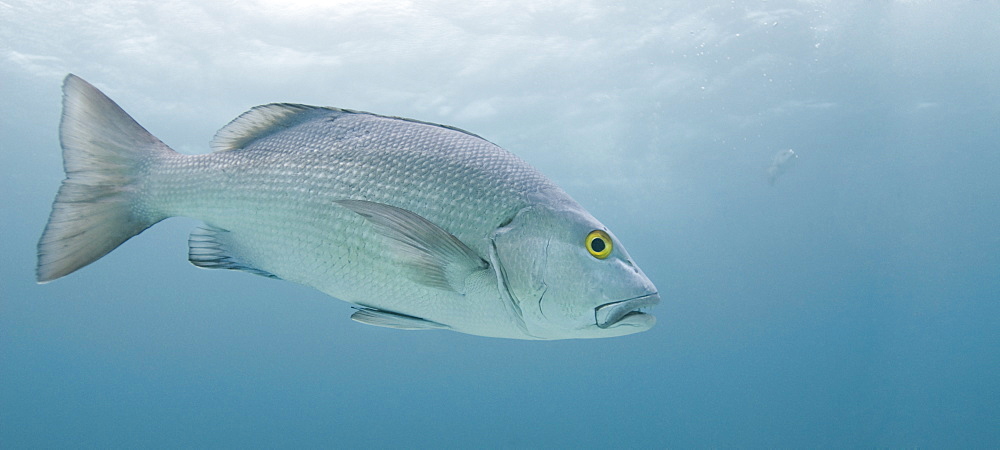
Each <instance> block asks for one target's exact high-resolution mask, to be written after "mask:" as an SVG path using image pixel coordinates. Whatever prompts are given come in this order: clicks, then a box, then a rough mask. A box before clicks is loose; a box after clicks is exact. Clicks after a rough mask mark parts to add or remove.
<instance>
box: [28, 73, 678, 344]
mask: <svg viewBox="0 0 1000 450" xmlns="http://www.w3.org/2000/svg"><path fill="white" fill-rule="evenodd" d="M64 92H65V96H64V113H63V120H62V123H61V125H60V133H61V135H60V136H61V140H62V143H63V149H64V159H65V165H66V173H67V179H66V180H65V181H64V182H63V186H62V187H61V188H60V191H59V193H58V194H57V196H56V200H55V202H54V204H53V212H52V215H51V216H50V219H49V223H48V225H47V226H46V229H45V232H44V233H43V235H42V238H41V240H40V241H39V263H38V279H39V281H40V282H47V281H50V280H53V279H56V278H59V277H61V276H64V275H67V274H69V273H71V272H73V271H75V270H77V269H79V268H81V267H83V266H85V265H87V264H89V263H91V262H93V261H95V260H96V259H98V258H100V257H101V256H103V255H104V254H106V253H107V252H110V251H111V250H113V249H114V248H115V247H117V246H118V245H120V244H121V243H123V242H124V241H125V240H127V239H129V238H130V237H132V236H134V235H136V234H138V233H140V232H141V231H142V230H144V229H145V228H148V227H149V226H152V225H153V224H155V223H156V222H158V221H160V220H163V219H165V218H167V217H172V216H187V217H193V218H196V219H200V220H202V221H204V222H205V226H204V227H203V228H201V229H199V230H196V231H195V232H193V233H192V235H191V238H190V239H189V247H190V251H189V259H190V260H191V262H192V263H194V264H195V265H197V266H200V267H204V268H212V269H236V270H242V271H247V272H250V273H254V274H257V275H265V276H269V277H274V278H281V279H284V280H288V281H293V282H297V283H301V284H304V285H307V286H312V287H314V288H316V289H319V290H320V291H322V292H325V293H327V294H329V295H331V296H334V297H337V298H339V299H341V300H345V301H347V302H350V303H353V304H355V305H358V306H359V307H360V308H361V309H360V310H359V311H357V312H356V313H355V314H354V315H353V316H352V318H353V319H355V320H356V321H359V322H362V323H367V324H371V325H379V326H385V327H390V328H401V329H439V328H444V329H451V330H455V331H460V332H464V333H469V334H476V335H482V336H494V337H507V338H518V339H561V338H571V337H605V336H615V335H622V334H629V333H634V332H637V331H642V330H645V329H648V328H649V327H650V326H652V324H653V323H654V321H655V319H654V318H653V317H652V316H649V315H647V314H643V313H641V312H639V311H638V310H637V309H638V308H640V307H645V306H650V305H651V304H654V303H655V302H656V301H658V300H659V297H658V295H657V293H656V291H655V288H654V287H653V286H652V283H650V282H649V280H648V279H646V278H645V275H643V274H642V273H641V271H639V270H638V268H637V267H635V265H634V264H633V263H632V261H631V259H630V257H629V256H628V254H627V253H626V252H625V251H624V248H622V247H621V246H620V245H615V247H616V250H615V251H614V252H611V251H606V252H603V253H598V252H595V251H593V249H591V250H590V254H588V250H587V247H586V246H588V245H590V244H587V243H586V242H591V241H592V239H590V238H588V239H584V237H585V236H587V234H588V233H591V234H592V233H594V232H598V231H599V232H600V233H604V234H602V235H601V236H603V237H601V238H600V239H603V240H602V241H601V247H600V249H601V251H603V250H605V249H610V248H612V245H613V242H614V239H615V238H613V236H612V235H610V234H609V233H608V232H606V227H604V226H603V225H602V224H601V223H600V222H598V221H597V220H596V219H594V218H593V217H592V216H590V215H589V214H588V213H587V212H586V211H584V210H583V209H582V207H580V206H579V205H578V204H577V203H576V202H574V201H573V200H572V199H571V198H569V196H568V195H566V193H565V192H563V191H562V190H561V189H559V188H558V187H557V186H556V185H555V184H553V183H552V182H551V181H549V180H548V179H547V178H546V177H545V176H543V175H542V174H541V173H539V172H538V171H537V170H535V169H534V168H532V167H531V166H529V165H528V164H527V163H525V162H524V161H523V160H521V159H520V158H518V157H516V156H514V155H513V154H511V153H509V152H507V151H506V150H503V149H502V148H500V147H498V146H496V145H494V144H493V143H490V142H488V141H486V140H484V139H482V138H480V137H478V136H476V135H473V134H471V133H467V132H464V131H461V130H458V129H456V128H452V127H447V126H442V125H435V124H430V123H426V122H420V121H415V120H409V119H401V118H397V117H388V116H379V115H375V114H370V113H363V112H357V111H350V110H343V109H338V108H322V107H313V106H306V105H293V104H271V105H264V106H259V107H256V108H254V109H252V110H250V111H248V112H247V113H244V114H243V115H241V116H240V117H238V118H237V119H236V120H234V121H233V122H231V123H230V124H229V125H227V126H225V127H223V128H222V129H221V130H219V132H218V133H217V134H216V138H215V139H214V140H213V142H212V144H211V147H212V149H213V150H214V151H213V152H212V153H209V154H204V155H182V154H179V153H176V152H174V151H173V150H171V149H170V148H169V147H167V146H166V145H165V144H163V143H162V142H160V141H159V140H158V139H156V138H155V137H153V136H152V135H151V134H149V133H148V132H147V131H146V130H145V129H143V128H142V127H141V126H139V125H138V123H136V122H135V121H134V120H133V119H132V118H131V117H129V116H128V114H127V113H125V112H124V111H123V110H122V109H121V108H119V107H118V106H117V105H116V104H115V103H114V102H112V101H111V100H110V99H108V98H107V97H106V96H104V94H103V93H101V92H100V91H98V90H97V89H96V88H94V87H93V86H91V85H89V84H88V83H86V82H85V81H83V80H81V79H79V78H77V77H75V76H73V75H70V76H68V77H67V78H66V82H65V85H64ZM595 230H596V231H595ZM605 258H607V259H606V260H605ZM549 263H551V265H550V266H547V264H549ZM601 280H606V283H600V282H598V281H601Z"/></svg>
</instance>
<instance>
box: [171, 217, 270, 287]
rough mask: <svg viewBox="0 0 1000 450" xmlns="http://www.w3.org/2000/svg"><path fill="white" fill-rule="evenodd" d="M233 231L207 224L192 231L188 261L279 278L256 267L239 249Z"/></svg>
mask: <svg viewBox="0 0 1000 450" xmlns="http://www.w3.org/2000/svg"><path fill="white" fill-rule="evenodd" d="M232 238H233V236H232V233H231V232H230V231H228V230H224V229H222V228H218V227H213V226H211V225H205V226H203V227H200V228H197V229H195V230H194V231H192V232H191V237H189V238H188V261H191V264H194V265H196V266H198V267H202V268H205V269H229V270H242V271H244V272H249V273H252V274H255V275H260V276H264V277H268V278H275V279H278V276H277V275H275V274H273V273H271V272H268V271H266V270H261V269H258V268H256V267H254V266H253V265H252V264H250V263H249V262H248V261H246V258H245V257H243V256H242V255H241V253H240V252H239V251H238V249H239V246H238V245H237V244H236V242H234V241H233V239H232Z"/></svg>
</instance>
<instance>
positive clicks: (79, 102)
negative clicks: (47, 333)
mask: <svg viewBox="0 0 1000 450" xmlns="http://www.w3.org/2000/svg"><path fill="white" fill-rule="evenodd" d="M59 138H60V141H61V143H62V148H63V166H64V168H65V171H66V179H65V180H63V183H62V186H60V188H59V192H58V194H56V199H55V201H54V202H53V204H52V213H51V214H50V215H49V222H48V224H47V225H46V226H45V231H44V232H43V233H42V237H41V239H40V240H39V241H38V267H37V271H36V275H37V280H38V282H39V283H45V282H48V281H52V280H55V279H57V278H60V277H63V276H65V275H68V274H70V273H72V272H74V271H76V270H77V269H79V268H81V267H83V266H86V265H87V264H90V263H92V262H94V261H96V260H98V259H100V258H101V257H102V256H104V255H106V254H107V253H109V252H110V251H112V250H114V249H115V248H116V247H118V246H119V245H121V244H122V243H123V242H125V241H126V240H128V239H129V238H131V237H132V236H135V235H137V234H139V233H141V232H142V231H143V230H145V229H146V228H149V227H150V226H152V225H153V224H155V223H156V222H159V221H160V220H162V219H163V218H164V217H155V216H152V215H151V214H150V213H148V212H146V211H145V208H143V207H142V205H141V196H142V192H141V190H142V189H141V185H140V182H141V178H142V172H143V171H144V170H147V169H148V167H149V166H151V165H152V164H153V163H154V162H155V161H156V159H157V158H158V156H161V155H163V154H165V153H168V152H169V153H174V151H173V150H171V149H170V148H169V147H167V146H166V145H165V144H164V143H162V142H160V140H159V139H157V138H156V137H154V136H153V135H152V134H150V133H149V132H148V131H146V130H145V129H144V128H143V127H142V126H140V125H139V124H138V123H136V121H135V120H134V119H132V117H130V116H129V115H128V113H126V112H125V111H124V110H122V109H121V108H120V107H119V106H118V105H117V104H115V102H114V101H112V100H111V99H110V98H108V97H107V96H105V95H104V94H103V93H101V91H99V90H97V88H95V87H94V86H92V85H90V83H87V82H86V81H84V80H83V79H81V78H79V77H77V76H75V75H72V74H70V75H67V76H66V79H65V81H64V82H63V114H62V122H61V123H60V125H59Z"/></svg>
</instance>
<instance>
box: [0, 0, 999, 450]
mask: <svg viewBox="0 0 1000 450" xmlns="http://www.w3.org/2000/svg"><path fill="white" fill-rule="evenodd" d="M331 3H332V2H331ZM418 3H424V4H423V5H414V4H413V3H409V2H391V1H386V2H370V1H345V2H339V4H337V5H329V6H328V5H327V2H321V1H305V0H303V1H294V2H279V1H277V0H274V1H269V0H261V1H258V2H226V3H224V4H223V3H220V4H209V5H205V4H203V2H196V1H187V0H178V1H175V2H165V3H160V2H155V3H154V2H149V3H148V4H143V3H141V2H136V3H131V2H124V1H93V2H69V1H65V2H63V1H51V2H44V3H40V2H33V1H20V0H15V1H13V2H11V1H9V0H8V1H6V2H3V3H0V61H2V63H0V106H2V107H0V194H2V195H0V198H2V201H0V209H2V210H0V230H2V238H0V446H2V447H5V448H34V447H66V446H72V447H78V446H82V447H101V448H104V447H139V446H142V447H279V446H280V447H285V446H295V447H300V446H311V447H330V446H336V447H368V446H376V447H466V448H467V447H491V448H497V447H500V448H519V447H564V448H568V447H586V448H597V447H616V448H622V447H663V446H671V447H692V446H693V447H714V446H740V447H743V446H753V447H763V446H777V447H797V446H830V447H842V446H864V447H872V446H894V447H914V446H919V447H996V446H998V445H1000V426H998V424H1000V401H998V399H1000V376H997V374H998V373H1000V301H998V300H1000V231H998V230H1000V175H998V174H1000V146H998V142H1000V84H998V83H997V77H996V74H997V73H1000V60H998V59H997V57H996V56H997V55H1000V41H998V40H997V39H996V36H997V33H998V32H1000V28H998V25H997V23H1000V6H997V4H995V3H993V2H977V1H966V2H962V1H956V2H932V1H897V2H892V1H879V2H840V1H836V2H833V1H831V2H822V1H816V2H812V1H810V2H806V1H802V2H798V1H789V0H771V1H767V2H763V1H760V2H758V1H746V2H728V1H727V2H721V1H719V2H663V1H657V2H616V3H613V4H614V6H611V5H612V2H586V1H583V2H580V1H573V2H536V1H525V2H519V1H503V2H484V3H482V4H476V3H478V2H474V3H468V2H458V1H432V2H418ZM68 72H73V73H76V74H78V75H80V76H82V77H84V78H85V79H87V80H89V81H91V82H92V83H94V84H96V85H97V86H98V87H100V88H102V89H104V90H105V91H106V92H107V93H108V95H110V96H111V97H112V98H114V99H115V100H116V101H118V102H119V103H120V104H121V105H122V106H123V107H124V108H125V109H126V110H128V111H129V112H130V113H131V114H133V115H134V116H135V117H136V119H137V120H138V121H139V122H140V123H142V124H143V125H145V126H146V127H147V128H148V129H149V130H150V131H152V132H153V133H154V134H156V135H157V136H158V137H160V138H161V139H162V140H163V141H165V142H166V143H168V144H169V145H171V146H173V147H174V148H176V149H178V150H180V151H183V152H188V153H198V152H204V151H207V142H208V140H209V139H210V138H211V136H212V135H213V133H214V132H215V130H216V129H218V128H219V127H221V126H222V125H224V124H226V123H227V122H228V121H229V120H231V119H232V118H234V117H235V116H237V115H238V114H240V113H241V112H243V111H244V110H246V109H248V108H250V107H252V106H254V105H257V104H262V103H268V102H274V101H291V102H301V103H308V104H321V105H333V106H341V107H348V108H355V109H362V110H369V111H374V112H379V113H384V114H393V115H402V116H407V117H414V118H418V119H421V120H427V121H434V122H441V123H447V124H451V125H456V126H459V127H462V128H465V129H468V130H470V131H473V132H475V133H477V134H480V135H482V136H484V137H486V138H487V139H490V140H492V141H494V142H496V143H498V144H500V145H501V146H503V147H505V148H507V149H509V150H511V151H513V152H514V153H517V154H518V155H520V156H522V157H523V158H525V159H526V160H528V161H529V162H531V163H532V164H534V165H535V166H537V167H538V168H539V169H541V170H542V171H543V172H544V173H546V174H547V175H548V176H549V177H550V178H552V179H553V180H555V181H556V182H557V183H559V184H560V185H562V186H563V187H564V188H565V189H566V190H567V191H568V192H570V194H571V195H573V196H574V197H575V198H576V199H577V200H578V201H580V202H581V203H582V204H583V205H584V206H585V207H587V209H588V210H589V211H590V212H591V213H593V214H594V215H595V216H597V217H598V218H600V219H601V220H602V221H603V222H604V223H605V224H607V225H608V226H609V227H611V228H612V229H613V230H614V232H615V233H616V234H617V235H618V236H619V237H620V238H621V239H622V240H623V241H624V243H625V244H626V246H627V247H628V248H629V250H630V252H631V253H632V255H633V257H634V258H635V259H636V261H637V262H638V263H639V264H640V265H641V266H642V267H643V269H644V270H645V272H646V274H647V275H648V276H649V277H650V278H651V279H652V280H653V281H654V282H655V283H656V285H657V286H658V288H659V289H660V291H661V295H662V297H663V302H662V303H661V305H660V306H658V307H657V308H656V309H654V310H653V313H654V314H655V315H656V316H657V317H658V324H657V325H656V327H654V328H653V329H652V330H650V331H648V332H646V333H641V334H637V335H631V336H627V337H622V338H614V339H603V340H578V341H556V342H528V341H509V340H497V339H488V338H481V337H475V336H466V335H461V334H457V333H449V332H437V331H432V332H406V331H398V330H389V329H384V328H375V327H370V326H365V325H362V324H358V323H355V322H352V321H350V320H349V319H348V317H349V315H350V313H351V310H350V308H349V307H348V306H347V305H346V304H345V303H343V302H340V301H337V300H334V299H331V298H329V297H327V296H325V295H323V294H320V293H318V292H315V291H313V290H311V289H309V288H306V287H302V286H298V285H294V284H291V283H287V282H278V281H273V280H267V279H264V278H261V277H256V276H253V275H249V274H243V273H236V272H229V271H210V270H201V269H197V268H195V267H193V266H191V265H190V264H189V263H188V262H187V261H186V238H187V234H188V232H190V230H191V229H192V228H194V227H195V226H196V225H197V222H196V221H194V220H191V219H171V220H168V221H166V222H163V223H161V224H159V225H157V226H155V227H153V228H152V229H150V230H148V231H146V232H145V233H143V234H142V235H141V236H139V237H137V238H135V239H133V240H131V241H129V242H127V243H126V244H125V245H123V246H122V247H121V248H119V249H118V250H116V251H115V252H113V253H112V254H110V255H108V256H107V257H105V258H103V259H102V260H100V261H99V262H97V263H95V264H93V265H91V266H89V267H86V268H84V269H83V270H81V271H79V272H78V273H75V274H73V275H71V276H69V277H66V278H64V279H60V280H57V281H55V282H52V283H50V284H46V285H37V284H35V282H34V265H35V243H36V242H37V239H38V237H39V235H40V233H41V230H42V228H43V226H44V224H45V221H46V219H47V217H48V213H49V207H50V204H51V201H52V198H53V197H54V195H55V192H56V189H57V187H58V185H59V182H60V180H61V179H62V177H63V174H62V171H61V167H62V166H61V159H60V151H59V142H58V136H57V126H58V122H59V115H60V96H61V93H60V82H61V79H62V77H63V76H65V74H66V73H68ZM786 149H794V151H795V152H796V153H797V154H798V155H799V158H798V159H797V160H796V162H795V164H794V165H793V166H790V167H788V168H787V170H786V171H785V172H784V173H783V174H781V176H780V177H779V178H778V179H777V180H776V182H775V183H774V185H773V186H772V185H771V184H770V183H768V176H767V168H768V166H769V165H770V164H771V161H772V158H773V157H774V156H775V155H776V154H778V153H779V152H781V151H783V150H786Z"/></svg>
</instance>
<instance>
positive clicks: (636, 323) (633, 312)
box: [594, 292, 660, 328]
mask: <svg viewBox="0 0 1000 450" xmlns="http://www.w3.org/2000/svg"><path fill="white" fill-rule="evenodd" d="M657 303H660V295H659V294H658V293H656V292H654V293H652V294H646V295H642V296H639V297H634V298H630V299H626V300H619V301H616V302H611V303H605V304H603V305H601V306H598V307H596V308H594V320H595V322H596V324H597V326H598V328H616V327H620V326H630V327H644V328H649V327H652V326H653V324H655V323H656V317H654V316H653V315H652V314H647V313H644V312H641V311H639V309H641V308H647V307H651V306H655V305H656V304H657Z"/></svg>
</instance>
